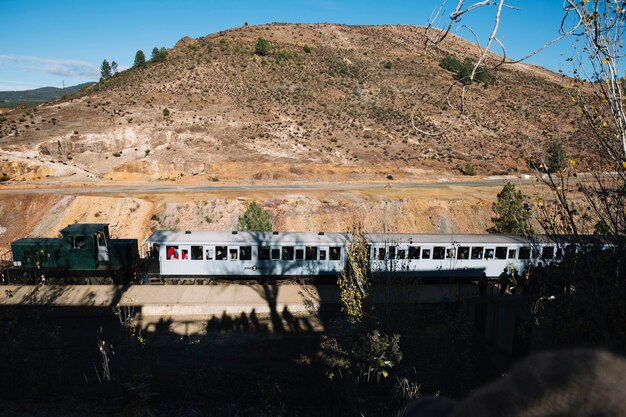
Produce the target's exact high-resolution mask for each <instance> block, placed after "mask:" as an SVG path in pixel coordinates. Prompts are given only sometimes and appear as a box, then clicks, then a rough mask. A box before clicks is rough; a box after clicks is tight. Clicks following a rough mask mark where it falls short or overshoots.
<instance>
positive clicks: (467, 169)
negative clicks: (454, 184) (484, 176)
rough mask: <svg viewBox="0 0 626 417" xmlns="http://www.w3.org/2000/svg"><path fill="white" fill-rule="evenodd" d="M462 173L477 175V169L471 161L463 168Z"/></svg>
mask: <svg viewBox="0 0 626 417" xmlns="http://www.w3.org/2000/svg"><path fill="white" fill-rule="evenodd" d="M461 174H463V175H467V176H472V177H473V176H474V175H476V169H474V165H473V164H472V163H471V162H467V163H466V164H465V166H464V167H463V168H461Z"/></svg>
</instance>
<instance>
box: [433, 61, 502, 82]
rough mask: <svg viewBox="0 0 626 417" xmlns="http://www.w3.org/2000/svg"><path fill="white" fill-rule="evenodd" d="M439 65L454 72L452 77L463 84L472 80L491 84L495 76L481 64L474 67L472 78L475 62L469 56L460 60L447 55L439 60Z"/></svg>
mask: <svg viewBox="0 0 626 417" xmlns="http://www.w3.org/2000/svg"><path fill="white" fill-rule="evenodd" d="M439 65H440V66H441V67H442V68H444V69H446V70H448V71H451V72H454V73H455V75H454V79H455V80H457V81H459V82H461V83H463V84H471V83H472V82H473V81H476V82H479V83H484V84H493V83H494V82H495V77H493V76H492V75H491V74H490V73H489V70H488V69H487V68H485V67H482V66H478V68H476V72H475V74H474V77H473V78H472V72H474V67H475V64H474V62H473V61H472V60H471V59H469V58H468V59H466V60H465V61H464V62H461V61H459V60H458V59H456V58H455V57H453V56H451V55H448V56H446V57H444V58H443V59H442V60H441V61H439Z"/></svg>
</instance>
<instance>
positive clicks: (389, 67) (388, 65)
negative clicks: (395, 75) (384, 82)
mask: <svg viewBox="0 0 626 417" xmlns="http://www.w3.org/2000/svg"><path fill="white" fill-rule="evenodd" d="M385 68H387V69H391V61H387V62H385Z"/></svg>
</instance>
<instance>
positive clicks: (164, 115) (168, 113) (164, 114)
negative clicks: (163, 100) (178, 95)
mask: <svg viewBox="0 0 626 417" xmlns="http://www.w3.org/2000/svg"><path fill="white" fill-rule="evenodd" d="M169 116H170V110H169V109H168V108H167V107H166V108H164V109H163V117H169Z"/></svg>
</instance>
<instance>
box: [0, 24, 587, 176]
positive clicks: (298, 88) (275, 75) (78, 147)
mask: <svg viewBox="0 0 626 417" xmlns="http://www.w3.org/2000/svg"><path fill="white" fill-rule="evenodd" d="M260 37H262V38H265V39H267V40H269V41H270V42H271V44H272V51H271V53H270V54H268V55H266V56H260V55H256V54H255V53H254V51H255V43H256V41H257V39H258V38H260ZM304 45H308V46H310V48H311V50H310V53H307V52H305V51H304V50H303V47H304ZM477 52H478V50H477V47H476V46H475V45H472V44H470V43H468V42H466V41H463V40H461V39H459V38H455V37H452V36H450V37H448V38H447V40H446V41H445V43H444V44H442V45H440V48H439V49H425V48H424V29H423V28H419V27H413V26H343V25H333V24H319V25H308V24H307V25H305V24H271V25H263V26H256V27H241V28H236V29H232V30H228V31H225V32H220V33H216V34H211V35H208V36H206V37H203V38H199V39H191V38H188V37H185V38H183V39H181V40H180V41H179V42H178V43H177V44H176V45H175V46H174V48H172V49H170V50H169V51H168V56H167V60H166V62H163V63H151V62H149V63H148V65H147V66H146V67H145V68H137V69H130V70H127V71H124V72H122V73H120V74H118V75H117V76H115V77H113V78H112V79H110V80H108V81H106V82H103V83H100V84H97V85H94V86H93V87H90V88H88V89H87V90H86V91H84V92H82V93H81V95H80V96H76V97H73V98H70V99H68V100H65V101H61V102H58V103H53V104H49V105H44V106H40V107H39V108H37V109H34V110H23V109H22V110H15V111H12V112H9V113H6V114H3V116H2V117H0V122H1V123H0V152H1V154H2V158H1V160H0V169H1V170H2V172H3V173H5V174H6V175H8V176H9V177H10V178H12V179H13V180H20V179H25V180H38V179H40V180H39V181H48V182H50V181H57V180H63V181H69V182H84V181H97V180H98V179H99V178H107V179H108V178H111V179H117V180H129V179H137V180H145V179H161V180H175V179H181V178H184V179H186V180H187V179H189V178H192V179H197V180H203V181H206V180H213V181H217V180H219V181H224V180H226V181H233V182H254V181H291V180H298V181H319V180H326V181H338V180H348V179H350V180H364V179H366V180H371V179H381V180H384V179H385V177H386V176H387V175H389V174H393V176H394V178H395V179H402V178H414V177H416V176H418V175H421V174H422V173H424V172H435V173H439V172H448V173H455V172H456V173H458V172H459V171H458V169H459V168H460V167H462V166H464V165H465V164H466V163H467V162H471V163H472V164H473V165H474V166H475V168H476V170H477V172H478V173H482V174H493V173H505V172H513V171H515V170H518V169H522V170H524V169H525V164H526V162H525V161H526V158H527V157H528V156H529V154H531V153H534V152H537V150H538V149H540V148H541V144H543V143H545V142H546V141H548V140H550V139H551V138H559V139H563V140H565V141H566V142H567V143H569V144H570V145H569V146H570V147H569V149H568V151H569V153H570V154H573V155H576V154H579V153H580V152H581V151H580V150H581V149H582V146H581V144H580V143H581V142H580V136H581V135H580V134H578V132H579V127H578V122H577V118H578V116H577V110H576V108H575V107H573V106H572V105H571V98H570V96H569V95H568V90H567V88H568V84H569V82H570V81H569V80H568V79H566V78H562V77H561V76H559V75H556V74H554V73H551V72H549V71H546V70H543V69H541V68H537V67H532V66H527V65H513V66H505V67H502V68H500V69H498V70H497V71H496V72H494V75H495V76H496V78H497V82H496V84H495V85H490V86H488V87H485V86H484V85H482V84H476V83H475V84H473V85H471V86H470V87H468V89H467V92H466V106H467V109H468V112H467V114H466V115H464V116H463V117H458V111H457V110H455V109H453V108H450V107H449V106H448V105H447V104H446V100H445V95H446V92H447V91H448V88H449V87H450V85H451V83H452V81H453V75H452V73H450V72H449V71H446V70H444V69H442V68H441V67H440V66H439V61H440V60H441V59H442V58H443V57H444V56H446V55H447V54H453V55H455V56H456V57H457V58H459V59H460V60H463V59H464V58H467V57H470V58H472V57H475V56H476V53H477ZM452 104H458V95H453V100H452ZM164 109H168V110H169V116H165V115H164ZM412 118H413V120H414V122H415V124H416V125H417V126H418V127H420V128H421V129H424V130H429V131H438V130H445V133H443V134H441V135H438V136H431V135H424V134H422V133H419V132H418V131H416V130H415V129H413V127H412V124H411V120H412Z"/></svg>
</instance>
